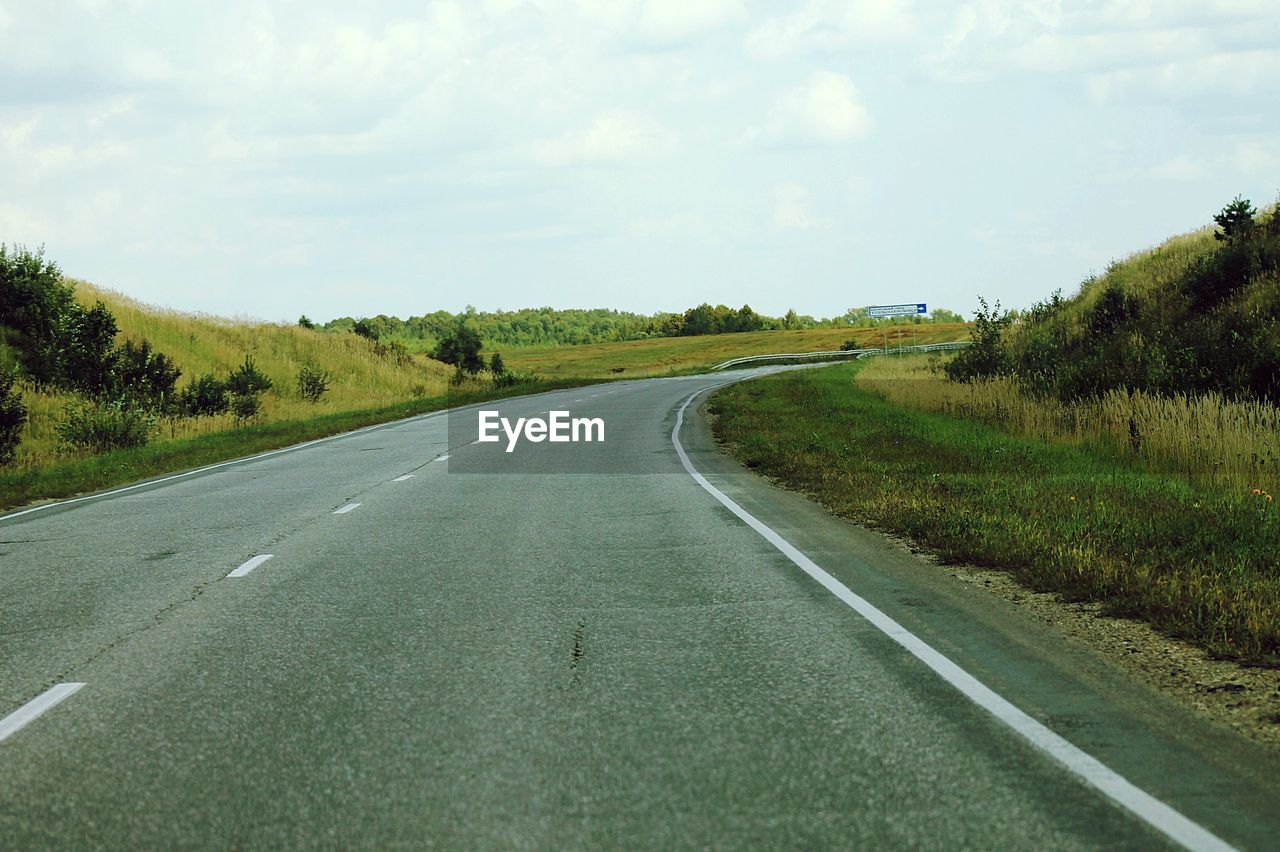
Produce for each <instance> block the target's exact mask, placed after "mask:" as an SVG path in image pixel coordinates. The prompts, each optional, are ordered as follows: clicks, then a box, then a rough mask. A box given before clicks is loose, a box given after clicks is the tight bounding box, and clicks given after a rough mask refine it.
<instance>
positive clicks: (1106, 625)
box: [912, 548, 1280, 752]
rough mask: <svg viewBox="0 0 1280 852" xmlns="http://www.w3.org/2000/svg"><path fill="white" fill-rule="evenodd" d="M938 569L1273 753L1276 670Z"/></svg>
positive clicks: (1279, 739)
mask: <svg viewBox="0 0 1280 852" xmlns="http://www.w3.org/2000/svg"><path fill="white" fill-rule="evenodd" d="M912 550H913V551H915V552H916V554H917V555H918V556H922V557H925V558H928V557H927V554H923V553H920V552H919V550H917V549H916V548H912ZM938 568H939V569H940V570H943V571H946V572H947V573H949V574H951V575H952V576H953V577H955V578H956V579H958V580H961V581H962V582H965V583H969V584H971V585H975V586H980V587H982V588H983V589H985V590H986V591H988V592H990V593H991V594H993V595H997V596H999V597H1001V598H1004V599H1005V600H1007V601H1010V602H1011V603H1014V604H1017V605H1018V606H1020V607H1022V608H1023V609H1025V610H1026V611H1028V612H1030V613H1031V614H1032V615H1033V616H1034V617H1035V618H1037V619H1038V620H1040V621H1042V622H1043V623H1044V624H1045V625H1047V626H1048V627H1049V628H1050V629H1052V630H1055V631H1057V632H1058V633H1060V634H1062V635H1064V636H1069V637H1071V638H1072V639H1076V640H1078V641H1081V642H1084V643H1086V644H1088V645H1090V646H1092V647H1093V648H1096V649H1097V650H1099V651H1101V652H1102V653H1104V654H1105V655H1106V656H1107V657H1108V658H1109V659H1111V660H1112V661H1114V662H1115V663H1117V664H1118V665H1120V666H1121V667H1122V668H1124V669H1126V670H1127V671H1129V672H1131V673H1132V674H1133V675H1135V676H1136V677H1139V678H1141V679H1142V680H1144V681H1146V682H1147V683H1149V684H1151V685H1152V686H1154V687H1156V688H1157V689H1159V690H1160V691H1161V692H1164V693H1166V694H1168V695H1170V696H1171V697H1173V698H1174V699H1175V700H1177V701H1179V702H1180V703H1182V704H1184V705H1186V706H1187V707H1190V708H1191V709H1192V710H1194V711H1195V712H1196V713H1198V714H1200V715H1201V716H1205V717H1208V718H1209V719H1212V720H1213V721H1215V722H1219V723H1221V724H1225V725H1228V726H1229V727H1231V728H1233V729H1235V730H1236V731H1238V732H1239V733H1241V734H1243V735H1244V736H1246V737H1248V738H1249V739H1251V740H1253V741H1255V742H1258V743H1261V744H1263V745H1266V746H1268V747H1270V748H1272V749H1274V750H1276V751H1277V752H1280V669H1266V668H1254V667H1246V666H1241V665H1240V664H1238V663H1233V662H1230V661H1226V660H1214V659H1211V658H1210V657H1209V656H1208V655H1207V654H1206V653H1205V652H1204V651H1202V650H1201V649H1199V648H1197V647H1195V646H1194V645H1191V644H1189V643H1187V642H1183V641H1180V640H1178V639H1171V638H1169V637H1168V636H1164V635H1162V634H1160V633H1157V632H1156V631H1155V630H1154V629H1153V628H1152V627H1151V626H1150V625H1148V624H1145V623H1143V622H1140V621H1133V620H1131V619H1127V618H1114V617H1110V616H1106V615H1103V614H1102V611H1101V610H1102V607H1101V605H1100V604H1096V603H1067V602H1064V601H1063V600H1062V599H1061V598H1059V597H1058V595H1056V594H1053V593H1048V592H1033V591H1030V590H1028V589H1027V588H1026V587H1025V586H1023V585H1021V584H1020V583H1019V582H1018V581H1017V580H1015V579H1014V578H1013V577H1012V576H1010V575H1009V574H1007V573H1005V572H1004V571H998V570H994V569H989V568H975V567H972V566H956V565H939V566H938Z"/></svg>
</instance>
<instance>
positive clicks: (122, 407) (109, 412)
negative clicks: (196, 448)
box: [57, 400, 155, 453]
mask: <svg viewBox="0 0 1280 852" xmlns="http://www.w3.org/2000/svg"><path fill="white" fill-rule="evenodd" d="M63 411H64V415H65V419H64V420H63V421H62V422H61V423H59V424H58V427H57V428H58V437H59V438H61V439H62V443H63V444H65V445H66V446H68V447H71V448H74V449H79V450H90V451H92V452H95V453H101V452H106V451H107V450H120V449H127V448H128V447H141V446H144V445H145V444H146V443H147V441H148V440H149V439H150V437H151V430H152V428H153V427H154V426H155V415H153V414H152V413H151V412H149V411H145V410H143V409H141V408H134V407H130V406H129V405H127V404H126V403H125V401H124V400H114V401H112V402H105V403H83V402H81V403H71V404H70V405H68V406H67V407H66V408H65V409H64V410H63Z"/></svg>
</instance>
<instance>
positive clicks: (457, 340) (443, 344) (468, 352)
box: [431, 322, 484, 376]
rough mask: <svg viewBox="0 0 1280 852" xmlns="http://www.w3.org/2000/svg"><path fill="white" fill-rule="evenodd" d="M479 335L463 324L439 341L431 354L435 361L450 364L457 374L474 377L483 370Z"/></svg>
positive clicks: (459, 324)
mask: <svg viewBox="0 0 1280 852" xmlns="http://www.w3.org/2000/svg"><path fill="white" fill-rule="evenodd" d="M481 345H482V344H481V342H480V335H479V334H478V333H477V332H476V330H475V329H473V328H471V327H470V326H469V325H467V324H466V323H465V322H460V323H458V324H457V326H455V327H454V329H453V331H452V333H450V334H449V335H448V336H447V337H445V338H444V339H443V340H441V341H440V343H439V345H438V346H436V348H435V351H434V352H433V353H432V354H431V357H432V358H435V359H436V360H437V361H443V362H444V363H446V364H452V365H454V366H455V367H457V368H458V371H459V372H464V373H467V374H469V375H472V376H474V375H475V374H476V373H479V372H480V371H481V370H483V369H484V359H483V358H481V357H480V349H481Z"/></svg>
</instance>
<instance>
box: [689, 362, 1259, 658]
mask: <svg viewBox="0 0 1280 852" xmlns="http://www.w3.org/2000/svg"><path fill="white" fill-rule="evenodd" d="M859 368H860V365H856V364H850V365H841V366H838V367H830V368H824V369H820V370H813V371H803V372H796V373H788V374H783V375H778V376H772V377H768V378H764V379H759V380H755V381H751V382H747V383H744V384H739V385H733V386H730V387H728V388H725V389H723V390H721V391H719V392H718V393H717V394H716V395H715V396H714V397H713V400H712V408H713V411H715V413H716V414H717V415H718V417H717V421H716V435H717V437H718V438H719V439H721V440H722V441H724V442H726V444H727V445H728V446H729V447H730V449H731V451H732V452H734V453H735V455H737V456H738V457H739V458H740V459H741V460H742V461H743V462H744V463H745V464H746V465H747V466H749V467H751V468H754V469H756V470H758V471H759V472H761V473H763V474H766V475H768V476H771V477H775V478H776V479H777V480H779V481H780V482H781V483H782V484H784V485H786V486H788V487H791V488H794V489H797V490H800V491H803V492H805V493H807V494H809V495H811V496H812V497H814V498H815V499H817V500H818V501H819V502H821V503H822V504H824V505H825V506H826V507H828V508H829V509H830V510H831V511H833V512H834V513H836V514H838V515H840V516H843V517H846V518H849V519H851V520H855V521H858V522H860V523H864V524H866V525H868V526H872V527H875V528H878V529H882V530H885V531H889V532H893V533H896V534H900V535H905V536H907V537H910V538H911V539H914V540H915V541H917V542H919V543H921V544H924V545H926V546H928V547H930V548H932V549H934V550H935V551H936V552H937V553H938V554H939V556H940V558H941V559H942V560H943V561H946V562H964V563H969V564H975V565H981V566H987V567H992V568H1000V569H1005V570H1007V571H1009V572H1011V573H1012V574H1014V575H1016V576H1017V577H1018V578H1019V579H1020V580H1021V581H1022V582H1024V583H1025V584H1027V585H1028V586H1030V587H1032V588H1035V589H1039V590H1047V591H1054V592H1059V593H1061V594H1062V595H1064V596H1065V597H1067V598H1068V599H1071V600H1080V601H1098V602H1102V603H1103V604H1105V606H1106V609H1107V610H1108V611H1109V612H1111V613H1113V614H1117V615H1124V616H1130V617H1135V618H1139V619H1143V620H1146V621H1148V622H1150V623H1151V624H1153V625H1154V626H1156V627H1157V628H1158V629H1160V630H1162V631H1164V632H1165V633H1167V634H1170V635H1173V636H1179V637H1182V638H1186V639H1189V640H1191V641H1194V642H1196V643H1198V644H1200V645H1201V646H1202V647H1204V648H1206V649H1207V650H1208V651H1210V652H1211V653H1213V654H1215V655H1217V656H1221V657H1224V658H1229V659H1235V660H1239V661H1241V662H1245V663H1251V664H1267V665H1275V664H1278V663H1280V618H1278V617H1277V613H1280V570H1277V567H1276V564H1277V560H1276V554H1277V553H1280V518H1278V517H1277V514H1276V512H1277V509H1276V504H1273V503H1269V502H1266V501H1265V500H1263V499H1262V498H1259V497H1253V496H1249V495H1244V496H1242V495H1239V494H1224V493H1222V492H1221V491H1220V490H1216V489H1213V488H1211V487H1209V486H1204V485H1196V484H1193V483H1190V482H1187V481H1186V480H1184V479H1181V478H1179V477H1177V476H1173V475H1162V474H1158V473H1152V472H1149V471H1142V470H1138V469H1135V468H1131V467H1128V466H1125V465H1124V464H1123V463H1121V462H1119V461H1117V460H1115V459H1114V458H1107V457H1105V456H1103V455H1098V454H1094V453H1092V452H1090V451H1089V449H1088V448H1087V447H1073V446H1064V445H1058V444H1049V443H1045V442H1043V441H1039V440H1035V439H1028V438H1020V437H1014V436H1011V435H1008V434H1005V433H1003V432H1000V431H998V430H996V429H994V428H992V427H989V426H985V425H982V424H979V423H975V422H973V421H969V420H964V419H960V418H957V417H953V416H949V415H945V414H934V413H928V412H922V411H916V410H910V409H907V408H903V407H899V406H896V405H894V404H892V403H890V402H888V401H886V400H884V399H883V398H881V397H879V396H878V395H876V394H874V393H870V392H868V391H865V390H860V389H858V388H856V387H855V386H854V384H853V377H854V375H855V373H856V371H857V370H858V369H859Z"/></svg>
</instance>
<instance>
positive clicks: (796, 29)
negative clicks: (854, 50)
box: [745, 0, 913, 61]
mask: <svg viewBox="0 0 1280 852" xmlns="http://www.w3.org/2000/svg"><path fill="white" fill-rule="evenodd" d="M912 29H913V23H912V18H911V14H910V4H909V3H908V2H907V0H864V2H858V3H849V2H845V0H809V2H808V3H806V4H805V5H804V7H803V8H801V9H799V10H797V11H794V12H791V13H790V14H786V15H780V16H778V17H775V18H770V19H768V20H766V21H765V22H764V23H762V24H760V25H759V26H757V27H756V28H755V29H753V30H752V31H751V32H750V33H749V34H748V35H747V38H746V45H745V46H746V51H747V53H748V54H749V55H750V56H752V57H754V58H756V59H764V60H770V61H778V60H784V59H793V58H796V57H803V56H807V55H812V54H813V53H816V52H828V53H829V52H834V51H842V50H846V49H847V48H849V47H850V46H853V45H859V44H870V43H873V42H881V43H883V42H884V41H886V40H894V39H898V38H901V37H902V36H905V35H908V34H910V33H911V31H912Z"/></svg>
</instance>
